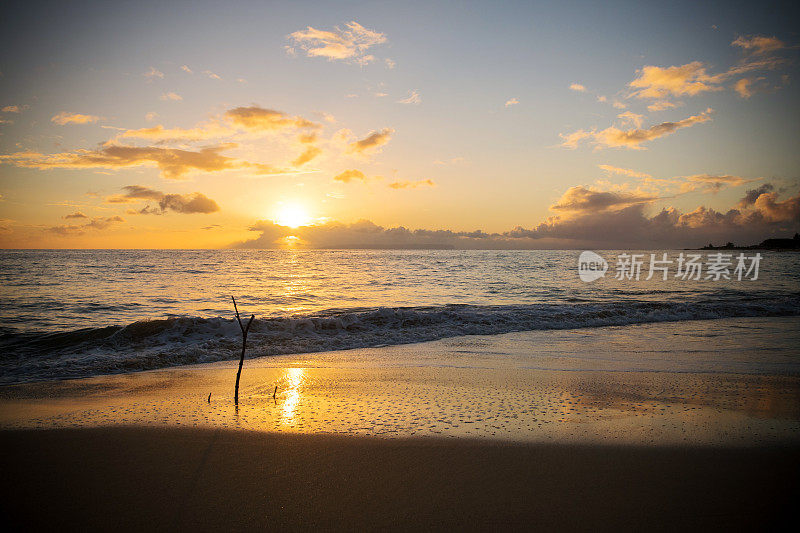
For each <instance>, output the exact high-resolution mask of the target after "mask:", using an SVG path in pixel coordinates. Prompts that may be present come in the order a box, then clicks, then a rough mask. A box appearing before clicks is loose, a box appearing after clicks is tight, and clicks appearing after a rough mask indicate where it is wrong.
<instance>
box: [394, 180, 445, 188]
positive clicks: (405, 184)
mask: <svg viewBox="0 0 800 533" xmlns="http://www.w3.org/2000/svg"><path fill="white" fill-rule="evenodd" d="M388 186H389V187H390V188H392V189H417V188H419V187H435V186H436V184H435V183H434V182H433V180H429V179H421V180H417V181H405V180H400V181H395V182H392V183H390V184H389V185H388Z"/></svg>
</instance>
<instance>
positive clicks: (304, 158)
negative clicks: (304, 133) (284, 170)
mask: <svg viewBox="0 0 800 533" xmlns="http://www.w3.org/2000/svg"><path fill="white" fill-rule="evenodd" d="M321 153H322V148H319V147H318V146H309V147H308V148H306V149H305V150H304V151H303V153H302V154H300V155H299V156H298V157H297V159H295V160H294V161H292V165H294V166H296V167H299V166H301V165H305V164H306V163H308V162H309V161H311V160H312V159H314V158H315V157H317V156H318V155H319V154H321Z"/></svg>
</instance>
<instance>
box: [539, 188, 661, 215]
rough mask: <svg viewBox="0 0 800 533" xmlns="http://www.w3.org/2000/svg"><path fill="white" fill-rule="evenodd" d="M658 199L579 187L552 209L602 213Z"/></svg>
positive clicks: (638, 194) (569, 190)
mask: <svg viewBox="0 0 800 533" xmlns="http://www.w3.org/2000/svg"><path fill="white" fill-rule="evenodd" d="M658 199H659V198H658V197H657V196H650V195H645V194H640V193H629V192H622V191H615V192H612V191H598V190H594V189H587V188H586V187H583V186H577V187H570V188H569V189H567V191H566V192H565V193H564V194H563V195H562V196H561V198H560V199H559V200H558V202H556V203H555V204H553V205H552V206H550V209H552V210H554V211H564V212H601V211H608V210H615V209H621V208H624V207H630V206H632V205H636V204H643V203H650V202H653V201H654V200H658Z"/></svg>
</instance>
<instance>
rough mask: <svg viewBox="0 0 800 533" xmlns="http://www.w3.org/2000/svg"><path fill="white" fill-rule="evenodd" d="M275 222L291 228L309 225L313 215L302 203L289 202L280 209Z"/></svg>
mask: <svg viewBox="0 0 800 533" xmlns="http://www.w3.org/2000/svg"><path fill="white" fill-rule="evenodd" d="M275 223H276V224H279V225H281V226H288V227H290V228H298V227H300V226H308V225H309V224H310V223H311V217H310V216H309V215H308V211H306V208H305V207H303V206H302V205H299V204H287V205H284V206H281V207H280V209H278V213H277V216H276V217H275Z"/></svg>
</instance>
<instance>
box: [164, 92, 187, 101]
mask: <svg viewBox="0 0 800 533" xmlns="http://www.w3.org/2000/svg"><path fill="white" fill-rule="evenodd" d="M160 98H161V99H162V100H164V101H167V100H171V101H173V102H180V101H181V100H183V96H181V95H179V94H178V93H173V92H168V93H164V94H162V95H161V96H160Z"/></svg>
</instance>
